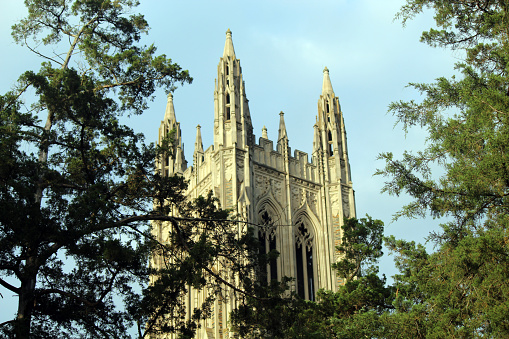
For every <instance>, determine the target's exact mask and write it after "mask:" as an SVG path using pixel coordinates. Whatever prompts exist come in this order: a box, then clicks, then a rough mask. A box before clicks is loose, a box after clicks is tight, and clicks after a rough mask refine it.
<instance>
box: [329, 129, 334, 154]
mask: <svg viewBox="0 0 509 339" xmlns="http://www.w3.org/2000/svg"><path fill="white" fill-rule="evenodd" d="M329 155H331V156H332V155H334V149H333V147H332V133H331V131H329Z"/></svg>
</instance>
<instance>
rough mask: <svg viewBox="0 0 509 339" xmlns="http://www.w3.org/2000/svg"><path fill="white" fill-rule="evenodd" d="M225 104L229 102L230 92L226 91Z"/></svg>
mask: <svg viewBox="0 0 509 339" xmlns="http://www.w3.org/2000/svg"><path fill="white" fill-rule="evenodd" d="M226 104H227V105H229V104H230V93H226Z"/></svg>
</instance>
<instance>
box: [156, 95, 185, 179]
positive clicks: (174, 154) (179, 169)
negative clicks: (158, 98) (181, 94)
mask: <svg viewBox="0 0 509 339" xmlns="http://www.w3.org/2000/svg"><path fill="white" fill-rule="evenodd" d="M171 131H175V134H174V135H173V144H172V145H170V147H171V149H172V150H171V152H170V153H169V154H167V155H164V156H163V159H160V160H158V163H157V165H156V166H157V170H158V171H159V173H161V174H162V175H163V176H171V175H173V174H176V173H179V174H182V173H183V172H184V171H185V169H186V168H187V161H186V159H185V157H184V144H183V143H182V135H181V131H180V123H179V122H178V121H177V118H176V115H175V107H174V106H173V94H171V93H169V94H168V101H167V103H166V110H165V112H164V120H163V121H161V125H160V127H159V137H158V143H159V144H162V143H163V141H164V140H165V139H167V138H168V134H169V133H170V132H171Z"/></svg>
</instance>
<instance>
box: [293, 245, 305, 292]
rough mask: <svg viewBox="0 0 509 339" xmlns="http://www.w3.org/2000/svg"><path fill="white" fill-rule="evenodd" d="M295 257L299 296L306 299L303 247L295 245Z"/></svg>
mask: <svg viewBox="0 0 509 339" xmlns="http://www.w3.org/2000/svg"><path fill="white" fill-rule="evenodd" d="M295 256H296V257H297V258H296V259H297V294H298V295H299V297H301V298H302V299H304V298H305V297H306V295H305V293H304V269H303V268H304V267H303V265H302V247H301V246H299V244H295Z"/></svg>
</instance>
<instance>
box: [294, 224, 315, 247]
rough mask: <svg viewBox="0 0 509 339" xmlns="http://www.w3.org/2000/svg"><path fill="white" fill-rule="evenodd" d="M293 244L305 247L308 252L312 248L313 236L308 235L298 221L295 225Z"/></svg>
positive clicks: (304, 227) (307, 231)
mask: <svg viewBox="0 0 509 339" xmlns="http://www.w3.org/2000/svg"><path fill="white" fill-rule="evenodd" d="M295 242H296V243H297V246H299V247H301V246H305V247H306V248H307V250H308V251H310V250H311V248H312V246H313V235H312V234H311V233H309V230H308V229H307V228H306V226H305V225H304V223H303V222H302V221H299V222H298V224H297V227H296V230H295Z"/></svg>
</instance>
